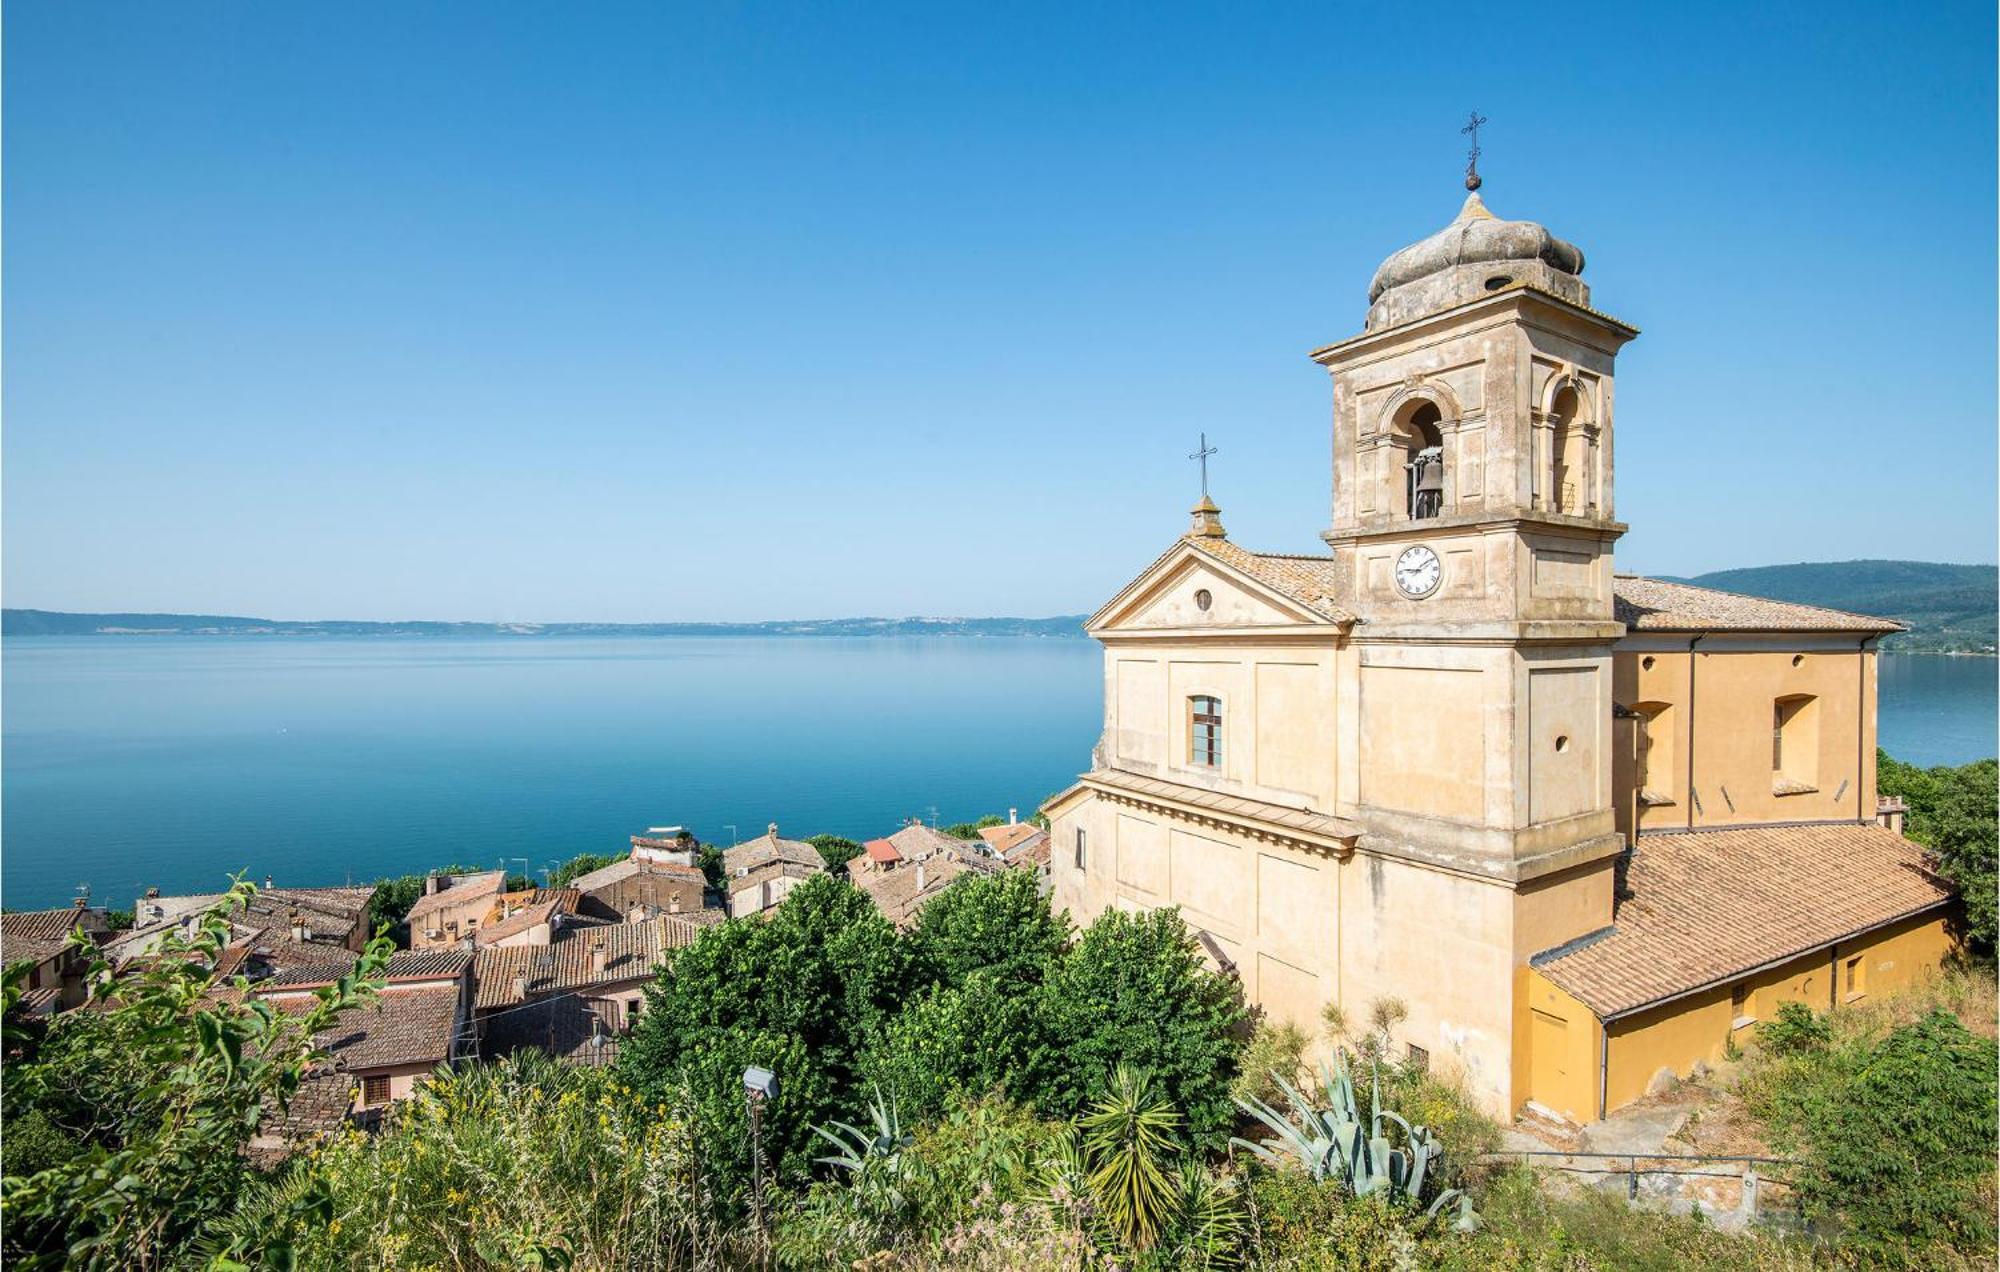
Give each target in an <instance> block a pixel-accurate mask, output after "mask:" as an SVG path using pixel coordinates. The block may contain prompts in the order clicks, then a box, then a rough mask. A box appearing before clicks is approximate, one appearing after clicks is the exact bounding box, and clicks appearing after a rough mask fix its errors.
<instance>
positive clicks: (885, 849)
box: [861, 839, 903, 866]
mask: <svg viewBox="0 0 2000 1272" xmlns="http://www.w3.org/2000/svg"><path fill="white" fill-rule="evenodd" d="M861 849H862V851H863V852H865V853H867V854H868V860H870V861H879V862H881V863H882V864H883V865H885V866H893V865H895V864H896V863H897V862H899V861H901V860H902V859H903V854H902V853H900V852H898V851H897V850H896V845H894V844H892V843H890V842H889V841H888V840H886V839H871V840H869V841H868V842H867V843H865V844H863V845H861Z"/></svg>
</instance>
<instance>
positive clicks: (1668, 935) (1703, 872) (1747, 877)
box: [1531, 822, 1951, 1019]
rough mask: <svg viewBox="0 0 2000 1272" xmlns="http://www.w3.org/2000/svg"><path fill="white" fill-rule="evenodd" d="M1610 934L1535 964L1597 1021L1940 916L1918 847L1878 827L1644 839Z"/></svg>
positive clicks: (1940, 893)
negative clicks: (1899, 923) (1924, 916)
mask: <svg viewBox="0 0 2000 1272" xmlns="http://www.w3.org/2000/svg"><path fill="white" fill-rule="evenodd" d="M1624 875H1625V878H1624V891H1625V894H1626V899H1625V900H1623V901H1622V902H1620V903H1619V905H1618V909H1617V914H1616V916H1615V918H1614V919H1613V921H1612V925H1611V926H1610V927H1609V928H1606V929H1605V930H1604V931H1603V932H1602V933H1597V934H1593V935H1591V936H1586V937H1584V938H1581V939H1579V940H1576V941H1572V942H1569V943H1568V944H1567V945H1563V946H1558V947H1557V948H1555V949H1553V950H1545V951H1543V952H1542V953H1540V954H1537V955H1535V957H1534V958H1533V959H1532V960H1531V962H1532V963H1533V965H1534V966H1535V967H1536V968H1538V969H1539V970H1540V971H1541V973H1542V975H1544V976H1546V977H1548V978H1549V980H1551V981H1553V982H1555V984H1556V985H1557V986H1559V987H1560V988H1562V989H1563V990H1565V991H1566V992H1568V993H1570V994H1573V995H1575V996H1576V998H1578V999H1579V1000H1580V1001H1582V1003H1583V1004H1584V1005H1585V1006H1587V1007H1589V1008H1590V1009H1591V1010H1592V1011H1594V1012H1596V1013H1597V1015H1598V1017H1599V1018H1600V1019H1605V1018H1610V1017H1614V1016H1619V1015H1623V1014H1625V1013H1628V1012H1631V1011H1635V1010H1637V1009H1639V1008H1641V1007H1645V1006H1649V1005H1651V1004H1653V1003H1657V1002H1660V1001H1662V1000H1665V999H1669V998H1673V997H1676V996H1678V995H1680V994H1684V993H1687V992H1689V991H1691V990H1696V989H1700V988H1702V987H1704V986H1708V985H1713V984H1716V983H1718V982H1721V981H1726V980H1730V979H1733V978H1735V977H1736V976H1739V975H1741V974H1743V973H1745V972H1748V971H1751V970H1753V969H1755V968H1759V967H1764V966H1766V965H1769V964H1772V963H1778V962H1782V961H1784V960H1786V959H1789V958H1794V957H1797V956H1799V955H1802V954H1806V953H1809V952H1811V951H1813V950H1817V949H1821V948H1823V947H1825V946H1827V945H1829V944H1831V943H1833V942H1835V941H1838V940H1841V939H1843V938H1845V937H1848V936H1851V935H1853V934H1855V933H1857V932H1863V931H1866V930H1868V929H1870V928H1874V927H1878V926H1880V925H1882V924H1884V923H1889V922H1893V921H1895V920H1897V919H1900V918H1904V917H1907V916H1909V915H1912V914H1918V913H1921V912H1923V911H1926V910H1930V909H1934V908H1936V907H1938V906H1940V905H1943V904H1944V903H1945V901H1946V900H1948V899H1949V897H1950V896H1951V889H1950V888H1949V886H1947V885H1946V884H1945V883H1944V882H1943V881H1942V880H1941V879H1939V878H1938V877H1937V876H1936V875H1935V874H1933V873H1932V871H1931V869H1930V866H1929V864H1928V862H1927V861H1926V859H1925V855H1924V850H1923V848H1922V846H1921V845H1919V844H1916V843H1913V842H1912V841H1910V840H1908V839H1905V838H1903V837H1902V836H1901V835H1898V834H1895V833H1894V832H1892V831H1889V830H1886V829H1884V828H1883V827H1880V826H1877V825H1875V824H1873V823H1866V824H1855V823H1852V822H1849V823H1833V824H1827V825H1812V826H1754V827H1741V828H1737V829H1732V830H1697V831H1691V832H1682V833H1675V834H1648V835H1641V836H1640V837H1639V842H1638V845H1637V846H1636V847H1635V848H1634V849H1633V852H1632V855H1631V859H1630V861H1629V862H1628V863H1627V865H1626V867H1625V871H1624Z"/></svg>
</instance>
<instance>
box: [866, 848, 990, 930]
mask: <svg viewBox="0 0 2000 1272" xmlns="http://www.w3.org/2000/svg"><path fill="white" fill-rule="evenodd" d="M972 868H973V867H972V866H971V865H970V864H968V863H967V862H966V861H965V860H964V859H963V858H961V857H959V856H958V854H956V853H937V854H934V855H933V856H931V857H928V858H926V859H925V860H923V861H922V862H919V863H918V864H916V865H906V866H898V867H896V868H895V869H894V870H867V871H863V872H862V873H861V874H859V875H857V876H855V878H854V886H855V887H857V888H859V889H861V890H862V891H863V892H865V893H867V894H868V899H869V900H871V901H873V902H874V903H875V908H876V909H878V910H880V911H881V912H882V917H884V918H886V919H888V920H889V921H890V922H891V923H893V924H895V925H896V926H897V927H899V928H901V927H908V926H909V925H910V924H912V923H914V922H916V918H917V911H918V910H920V909H922V908H923V906H924V904H925V903H926V902H928V901H929V900H930V899H931V898H932V897H934V896H936V895H937V894H938V893H940V892H943V891H944V890H945V889H946V888H947V887H949V886H950V885H951V883H952V881H953V880H955V879H957V878H958V877H959V876H960V875H963V874H966V873H968V872H969V871H971V870H972Z"/></svg>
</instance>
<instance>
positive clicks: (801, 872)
mask: <svg viewBox="0 0 2000 1272" xmlns="http://www.w3.org/2000/svg"><path fill="white" fill-rule="evenodd" d="M825 873H826V863H825V862H824V861H822V862H821V863H820V864H819V866H818V867H817V868H815V867H813V866H809V865H805V864H803V863H801V862H797V861H766V862H763V863H761V864H759V865H755V866H752V867H750V870H749V872H748V873H747V874H740V875H731V876H730V877H729V878H728V879H725V880H724V881H723V884H724V886H725V888H727V890H728V892H729V895H730V896H732V897H733V896H735V895H736V894H737V893H739V892H748V891H749V890H750V889H752V888H754V887H756V886H757V885H758V884H760V883H763V882H764V881H765V880H767V879H810V878H812V877H813V876H814V875H816V874H825Z"/></svg>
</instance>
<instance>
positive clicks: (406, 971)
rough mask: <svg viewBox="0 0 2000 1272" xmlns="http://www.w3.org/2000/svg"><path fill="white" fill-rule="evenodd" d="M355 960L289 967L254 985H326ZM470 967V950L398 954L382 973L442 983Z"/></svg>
mask: <svg viewBox="0 0 2000 1272" xmlns="http://www.w3.org/2000/svg"><path fill="white" fill-rule="evenodd" d="M355 961H357V960H356V956H355V955H353V954H349V955H348V961H347V962H346V963H345V964H342V965H328V964H321V965H318V966H312V965H307V966H300V967H289V968H286V969H284V970H283V971H280V972H278V973H277V974H275V975H273V976H271V977H270V978H269V979H268V980H264V981H260V982H258V987H259V988H265V987H273V988H275V987H280V986H283V987H287V988H298V987H301V986H306V985H324V984H328V983H329V982H331V981H332V980H334V979H335V978H336V977H338V976H340V975H343V974H344V973H346V972H347V971H348V969H349V968H351V967H353V965H354V963H355ZM471 964H472V952H471V951H470V950H460V949H447V950H398V951H396V953H395V954H393V955H391V956H390V958H389V966H388V967H386V968H384V969H383V972H382V978H383V979H384V980H386V981H414V980H443V979H446V978H449V977H454V976H459V975H461V974H463V973H464V971H465V969H466V968H467V967H469V966H471Z"/></svg>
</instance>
